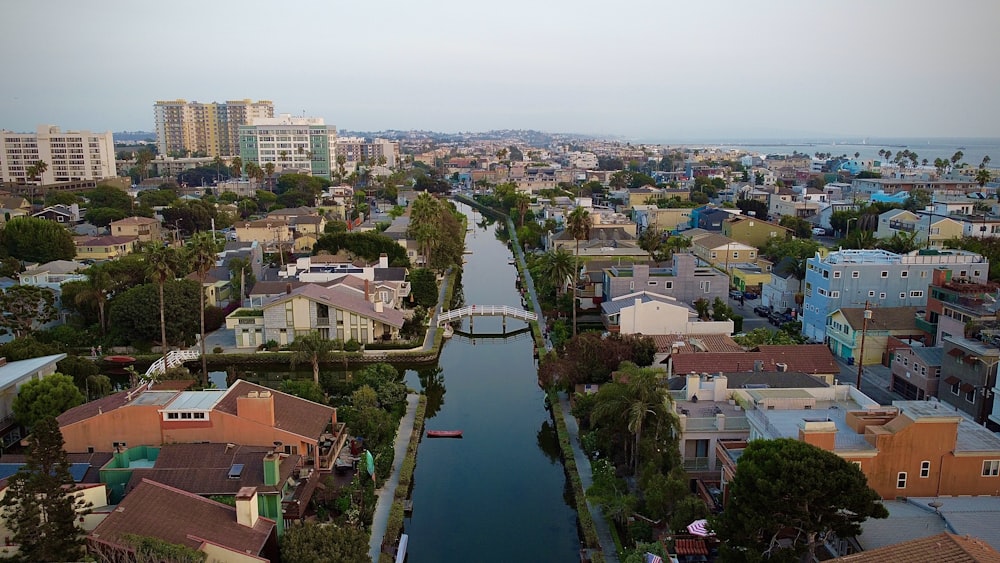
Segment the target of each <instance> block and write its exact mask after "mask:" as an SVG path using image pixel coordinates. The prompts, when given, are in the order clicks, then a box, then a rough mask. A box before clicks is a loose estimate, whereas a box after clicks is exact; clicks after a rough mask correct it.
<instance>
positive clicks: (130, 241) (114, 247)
mask: <svg viewBox="0 0 1000 563" xmlns="http://www.w3.org/2000/svg"><path fill="white" fill-rule="evenodd" d="M73 242H74V243H75V244H76V257H77V258H78V259H79V260H114V259H116V258H121V257H122V256H125V255H126V254H131V253H132V251H133V250H135V246H136V243H137V242H138V240H137V239H136V238H135V237H116V236H99V237H80V238H79V239H76V238H74V241H73Z"/></svg>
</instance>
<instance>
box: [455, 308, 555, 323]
mask: <svg viewBox="0 0 1000 563" xmlns="http://www.w3.org/2000/svg"><path fill="white" fill-rule="evenodd" d="M472 316H482V317H513V318H515V319H520V320H522V321H536V320H538V315H537V314H536V313H534V312H532V311H525V310H524V309H518V308H516V307H509V306H507V305H471V306H469V307H462V308H461V309H452V310H450V311H442V312H441V314H440V315H438V326H443V325H445V324H447V323H449V322H451V321H454V320H457V319H460V318H462V317H472Z"/></svg>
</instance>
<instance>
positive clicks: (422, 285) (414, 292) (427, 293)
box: [410, 268, 438, 309]
mask: <svg viewBox="0 0 1000 563" xmlns="http://www.w3.org/2000/svg"><path fill="white" fill-rule="evenodd" d="M410 296H411V297H412V298H413V301H414V302H415V303H416V304H417V305H420V306H421V307H426V308H428V309H430V308H431V307H434V306H435V305H437V301H438V284H437V277H435V275H434V272H432V271H430V270H428V269H427V268H417V269H415V270H410Z"/></svg>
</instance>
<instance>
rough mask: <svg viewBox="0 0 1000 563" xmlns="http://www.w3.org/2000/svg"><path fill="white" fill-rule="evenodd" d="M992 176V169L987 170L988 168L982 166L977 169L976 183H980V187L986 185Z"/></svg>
mask: <svg viewBox="0 0 1000 563" xmlns="http://www.w3.org/2000/svg"><path fill="white" fill-rule="evenodd" d="M991 178H992V174H990V171H989V170H987V169H986V168H980V169H979V170H976V183H977V184H979V187H980V188H982V187H983V186H985V185H986V184H987V183H988V182H989V181H990V179H991Z"/></svg>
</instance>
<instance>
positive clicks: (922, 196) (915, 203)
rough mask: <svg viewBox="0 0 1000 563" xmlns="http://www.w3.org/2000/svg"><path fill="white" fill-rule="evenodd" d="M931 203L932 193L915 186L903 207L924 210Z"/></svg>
mask: <svg viewBox="0 0 1000 563" xmlns="http://www.w3.org/2000/svg"><path fill="white" fill-rule="evenodd" d="M930 204H931V194H930V192H928V191H927V190H925V189H923V188H913V189H912V190H910V195H909V196H908V197H907V198H906V201H904V202H903V209H906V210H909V211H923V209H924V208H925V207H927V206H928V205H930Z"/></svg>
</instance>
